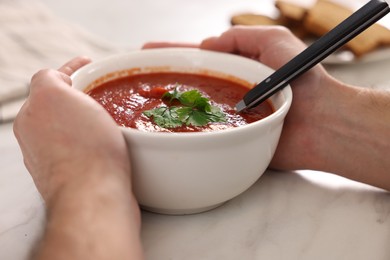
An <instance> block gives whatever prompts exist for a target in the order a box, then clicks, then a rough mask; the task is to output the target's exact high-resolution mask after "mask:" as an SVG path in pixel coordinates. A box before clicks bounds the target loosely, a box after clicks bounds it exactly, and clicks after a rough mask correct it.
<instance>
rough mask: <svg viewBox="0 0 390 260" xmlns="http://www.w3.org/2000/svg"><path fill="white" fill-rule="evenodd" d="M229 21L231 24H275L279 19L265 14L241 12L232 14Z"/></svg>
mask: <svg viewBox="0 0 390 260" xmlns="http://www.w3.org/2000/svg"><path fill="white" fill-rule="evenodd" d="M230 23H231V24H232V25H277V24H279V21H278V20H276V19H272V18H271V17H269V16H266V15H261V14H252V13H243V14H237V15H233V16H232V18H231V19H230Z"/></svg>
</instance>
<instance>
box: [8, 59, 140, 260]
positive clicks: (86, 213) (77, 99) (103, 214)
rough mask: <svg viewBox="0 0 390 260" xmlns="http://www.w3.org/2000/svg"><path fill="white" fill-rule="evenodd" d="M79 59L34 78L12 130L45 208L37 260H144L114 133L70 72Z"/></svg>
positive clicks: (124, 161) (122, 148) (121, 143)
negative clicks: (75, 87)
mask: <svg viewBox="0 0 390 260" xmlns="http://www.w3.org/2000/svg"><path fill="white" fill-rule="evenodd" d="M88 62H89V60H87V59H85V58H76V59H74V60H72V61H71V62H69V63H67V64H65V65H64V66H63V67H61V68H60V69H59V71H55V70H42V71H40V72H38V73H37V74H35V75H34V77H33V78H32V80H31V89H30V95H29V97H28V100H27V101H26V103H25V104H24V105H23V107H22V109H21V111H20V112H19V114H18V116H17V118H16V120H15V123H14V132H15V136H16V137H17V139H18V142H19V145H20V147H21V150H22V153H23V157H24V161H25V164H26V167H27V169H28V170H29V172H30V174H31V176H32V178H33V180H34V182H35V184H36V186H37V188H38V190H39V191H40V193H41V195H42V197H43V199H44V200H45V203H46V207H47V225H46V228H45V232H44V234H43V238H42V240H41V241H40V243H39V244H38V247H37V248H36V249H35V252H34V254H33V255H34V256H33V257H34V259H39V260H44V259H75V260H76V259H96V260H98V259H142V248H141V243H140V237H139V232H140V212H139V208H138V205H137V203H136V201H135V198H134V195H133V194H132V189H131V178H130V162H129V157H128V154H127V147H126V143H125V140H124V139H123V136H122V134H121V133H120V130H119V128H118V127H117V126H116V124H115V122H114V121H113V120H112V118H111V117H110V116H109V115H108V113H106V111H105V110H104V109H103V108H102V107H101V106H99V105H97V103H95V102H94V101H93V100H92V99H90V98H89V97H88V96H86V95H84V94H83V93H81V92H79V91H76V90H74V89H72V88H71V86H70V85H71V80H70V78H69V75H71V74H72V73H73V72H74V71H75V70H77V69H78V68H80V67H81V66H83V65H84V64H86V63H88Z"/></svg>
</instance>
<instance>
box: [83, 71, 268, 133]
mask: <svg viewBox="0 0 390 260" xmlns="http://www.w3.org/2000/svg"><path fill="white" fill-rule="evenodd" d="M175 88H176V89H177V90H178V91H179V92H184V91H188V90H193V89H196V90H198V91H199V92H201V93H202V95H203V96H204V97H206V98H208V99H209V100H210V103H211V104H212V105H213V106H217V107H219V108H220V109H221V110H222V111H223V112H224V113H226V122H221V123H216V122H212V123H208V124H207V125H205V126H192V125H188V126H187V125H184V126H181V127H176V128H163V127H159V126H158V125H156V124H155V123H154V122H153V120H152V119H151V118H149V117H147V116H146V115H144V114H143V112H144V111H146V110H150V109H153V108H156V107H159V106H163V105H164V106H166V105H167V104H166V102H164V100H162V98H161V97H162V95H163V93H164V92H166V91H171V90H174V89H175ZM247 91H248V86H245V85H243V84H241V83H237V82H235V81H231V80H229V79H223V78H218V77H214V76H210V75H203V74H192V73H177V72H159V73H157V72H152V73H145V74H135V75H130V76H125V77H121V78H118V79H114V80H111V81H108V82H105V83H102V84H101V85H98V86H97V87H94V88H93V89H91V90H89V91H88V92H87V94H88V95H90V96H91V97H93V98H94V99H95V100H97V101H98V102H99V103H100V104H101V105H102V106H103V107H104V108H105V109H106V110H107V111H108V112H109V113H110V114H111V116H112V117H113V118H114V120H115V121H116V122H117V124H118V125H120V126H124V127H131V128H136V129H139V130H141V131H148V132H205V131H216V130H222V129H228V128H232V127H238V126H242V125H246V124H249V123H252V122H254V121H257V120H260V119H262V118H264V117H267V116H268V115H270V114H271V113H273V111H274V109H273V106H272V105H271V104H270V103H269V102H268V101H267V102H263V103H262V104H261V105H259V106H257V107H255V108H253V109H250V110H249V111H246V112H241V113H236V111H235V105H236V103H237V102H239V101H240V100H241V99H242V97H243V96H244V95H245V93H246V92H247Z"/></svg>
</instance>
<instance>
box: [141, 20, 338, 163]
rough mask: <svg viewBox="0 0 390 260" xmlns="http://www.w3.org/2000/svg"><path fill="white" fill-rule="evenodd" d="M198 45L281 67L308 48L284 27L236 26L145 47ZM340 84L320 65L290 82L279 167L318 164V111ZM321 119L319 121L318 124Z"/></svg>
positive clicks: (274, 159) (280, 146)
mask: <svg viewBox="0 0 390 260" xmlns="http://www.w3.org/2000/svg"><path fill="white" fill-rule="evenodd" d="M159 47H199V48H201V49H206V50H213V51H221V52H228V53H233V54H238V55H242V56H246V57H249V58H252V59H255V60H258V61H260V62H261V63H263V64H265V65H268V66H269V67H271V68H273V69H275V70H276V69H278V68H280V67H281V66H283V65H284V64H286V63H287V62H288V61H290V60H291V59H292V58H293V57H295V56H296V55H297V54H299V53H300V52H301V51H302V50H304V49H305V47H306V46H305V44H304V43H303V42H301V41H300V40H299V39H297V38H296V37H295V36H293V34H292V33H291V32H290V31H288V30H287V29H286V28H284V27H279V26H276V27H269V26H267V27H262V26H259V27H257V26H256V27H254V26H250V27H245V26H235V27H232V28H231V29H230V30H228V31H226V32H224V33H223V34H222V35H221V36H219V37H212V38H208V39H205V40H204V41H203V42H201V43H200V44H180V43H167V42H155V43H153V42H152V43H147V44H145V45H144V47H143V48H159ZM337 85H340V83H339V82H337V81H336V80H335V79H333V78H332V77H330V76H329V75H328V74H327V73H326V71H325V70H324V68H323V67H322V66H321V65H317V66H315V67H314V68H312V69H311V70H310V71H308V72H306V73H305V74H304V75H302V76H301V77H299V78H298V79H296V80H294V81H293V82H291V86H292V90H293V103H292V105H291V108H290V111H289V113H288V115H287V117H286V119H285V124H284V128H283V132H282V135H281V138H280V142H279V146H278V148H277V150H276V153H275V156H274V158H273V160H272V162H271V167H273V168H277V169H303V168H312V169H313V168H317V165H318V163H319V162H318V160H319V159H318V158H319V157H318V156H317V155H316V151H317V140H318V139H319V138H321V136H320V133H321V131H319V129H318V128H319V127H321V126H322V124H321V120H323V119H322V118H321V117H319V116H318V115H319V113H320V112H322V111H323V110H324V109H326V108H327V107H329V106H331V101H329V102H328V103H325V101H326V98H325V97H328V96H329V95H330V93H329V92H331V89H332V88H333V87H336V86H337ZM316 122H318V124H316Z"/></svg>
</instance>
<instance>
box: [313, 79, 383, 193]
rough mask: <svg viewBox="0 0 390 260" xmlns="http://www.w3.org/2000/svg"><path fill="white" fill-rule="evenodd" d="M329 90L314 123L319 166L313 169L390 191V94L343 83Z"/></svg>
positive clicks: (316, 165)
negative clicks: (389, 170) (389, 172)
mask: <svg viewBox="0 0 390 260" xmlns="http://www.w3.org/2000/svg"><path fill="white" fill-rule="evenodd" d="M328 90H329V91H328V94H329V96H324V97H323V98H322V100H323V102H322V105H321V110H320V113H318V116H317V119H318V120H316V121H314V123H313V125H314V129H315V130H316V131H317V134H316V138H317V139H316V140H317V141H316V153H315V154H316V161H315V162H316V164H315V165H312V167H310V168H311V169H316V170H321V171H326V172H332V173H335V174H338V175H341V176H343V177H346V178H349V179H353V180H356V181H359V182H364V183H368V184H371V185H374V186H377V187H382V188H386V189H389V187H390V185H389V184H390V182H389V180H388V179H389V178H387V177H386V176H387V175H388V174H387V173H388V169H389V167H390V164H389V162H388V160H387V159H386V154H388V153H389V144H388V142H387V140H389V138H390V136H389V133H390V113H389V112H390V110H389V109H388V108H389V104H390V93H389V92H386V91H381V90H374V89H369V88H362V87H354V86H348V85H345V84H342V83H337V84H334V85H332V87H331V88H329V89H328Z"/></svg>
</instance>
